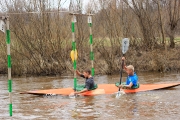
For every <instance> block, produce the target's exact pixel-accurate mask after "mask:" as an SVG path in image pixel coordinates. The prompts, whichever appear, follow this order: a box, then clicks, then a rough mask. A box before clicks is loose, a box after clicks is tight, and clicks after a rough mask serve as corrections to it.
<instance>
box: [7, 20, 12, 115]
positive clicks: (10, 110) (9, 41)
mask: <svg viewBox="0 0 180 120" xmlns="http://www.w3.org/2000/svg"><path fill="white" fill-rule="evenodd" d="M6 43H7V60H8V90H9V115H10V116H12V80H11V54H10V53H11V52H10V43H11V40H10V30H9V17H7V18H6Z"/></svg>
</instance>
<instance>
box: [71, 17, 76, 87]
mask: <svg viewBox="0 0 180 120" xmlns="http://www.w3.org/2000/svg"><path fill="white" fill-rule="evenodd" d="M75 22H76V16H75V15H72V22H71V27H72V50H73V51H74V57H75V56H76V55H75V50H76V42H75ZM73 68H74V89H75V88H76V86H77V78H76V68H77V61H76V59H74V61H73Z"/></svg>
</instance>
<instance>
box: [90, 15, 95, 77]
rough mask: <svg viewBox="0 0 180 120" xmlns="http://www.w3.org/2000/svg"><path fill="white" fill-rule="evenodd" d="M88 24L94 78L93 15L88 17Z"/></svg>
mask: <svg viewBox="0 0 180 120" xmlns="http://www.w3.org/2000/svg"><path fill="white" fill-rule="evenodd" d="M88 24H89V32H90V36H89V43H90V49H91V50H90V59H91V71H92V76H94V74H95V72H94V52H93V36H92V15H89V16H88Z"/></svg>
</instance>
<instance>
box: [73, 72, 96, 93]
mask: <svg viewBox="0 0 180 120" xmlns="http://www.w3.org/2000/svg"><path fill="white" fill-rule="evenodd" d="M76 74H77V75H78V76H80V77H83V78H85V79H86V81H85V88H84V89H83V90H81V91H76V92H74V94H79V93H83V92H86V91H88V90H91V89H93V88H94V87H95V83H94V78H93V77H92V75H91V70H85V71H84V72H83V74H82V73H80V72H79V71H78V70H77V71H76Z"/></svg>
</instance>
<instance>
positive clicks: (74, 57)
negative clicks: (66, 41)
mask: <svg viewBox="0 0 180 120" xmlns="http://www.w3.org/2000/svg"><path fill="white" fill-rule="evenodd" d="M70 56H71V60H72V61H74V60H77V50H76V49H75V51H74V50H72V51H71V54H70Z"/></svg>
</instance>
